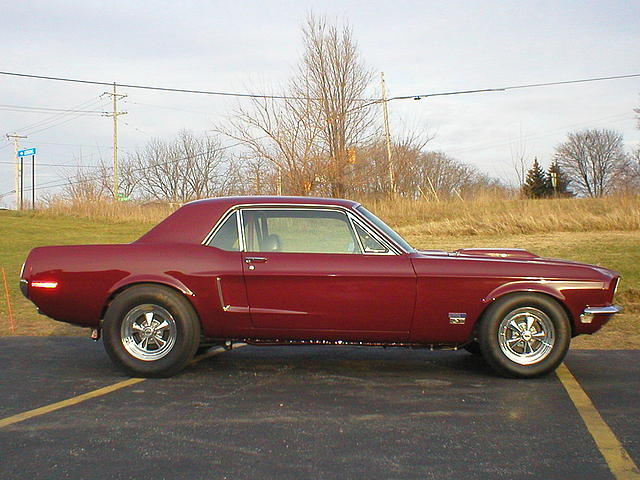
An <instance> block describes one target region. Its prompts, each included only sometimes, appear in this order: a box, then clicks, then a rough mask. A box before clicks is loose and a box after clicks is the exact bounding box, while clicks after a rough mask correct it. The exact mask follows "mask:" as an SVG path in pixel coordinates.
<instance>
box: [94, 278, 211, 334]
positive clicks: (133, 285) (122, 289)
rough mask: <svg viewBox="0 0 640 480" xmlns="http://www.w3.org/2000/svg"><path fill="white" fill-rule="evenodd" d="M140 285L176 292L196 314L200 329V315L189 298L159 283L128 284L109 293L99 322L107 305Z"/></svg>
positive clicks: (170, 286)
mask: <svg viewBox="0 0 640 480" xmlns="http://www.w3.org/2000/svg"><path fill="white" fill-rule="evenodd" d="M140 285H149V286H152V287H164V288H168V289H169V290H173V291H174V292H177V293H178V294H180V296H181V297H182V298H184V299H185V300H186V301H187V302H188V303H189V305H191V308H193V311H194V312H195V314H196V318H197V319H198V323H199V324H200V328H202V321H201V320H200V315H199V314H198V310H197V309H196V307H195V306H194V305H193V302H191V300H190V299H189V297H187V296H186V295H185V294H184V292H182V291H181V290H180V289H179V288H176V287H174V286H173V285H170V284H168V283H160V282H134V283H129V284H127V285H123V286H122V287H120V288H118V289H117V290H114V291H113V292H112V293H111V295H109V298H107V301H106V302H105V303H104V305H103V306H102V310H100V321H102V320H103V319H104V314H105V313H106V312H107V309H108V308H109V305H110V304H111V302H112V301H113V299H114V298H116V297H117V296H118V295H120V294H121V293H122V292H124V291H125V290H129V289H130V288H133V287H138V286H140Z"/></svg>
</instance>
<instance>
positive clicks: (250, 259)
mask: <svg viewBox="0 0 640 480" xmlns="http://www.w3.org/2000/svg"><path fill="white" fill-rule="evenodd" d="M267 260H268V258H266V257H246V258H245V259H244V261H245V263H265V262H266V261H267Z"/></svg>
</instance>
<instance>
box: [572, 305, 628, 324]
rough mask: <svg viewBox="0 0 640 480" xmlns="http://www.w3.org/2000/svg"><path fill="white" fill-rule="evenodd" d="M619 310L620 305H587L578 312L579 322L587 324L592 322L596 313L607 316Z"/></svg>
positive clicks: (620, 308)
mask: <svg viewBox="0 0 640 480" xmlns="http://www.w3.org/2000/svg"><path fill="white" fill-rule="evenodd" d="M621 311H622V307H620V306H618V305H609V306H607V307H587V308H585V309H584V311H583V312H582V314H580V323H587V324H589V323H592V322H593V319H594V318H595V316H596V315H606V316H607V317H608V316H610V315H615V314H616V313H620V312H621Z"/></svg>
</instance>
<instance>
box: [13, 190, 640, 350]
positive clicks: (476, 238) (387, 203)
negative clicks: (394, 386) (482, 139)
mask: <svg viewBox="0 0 640 480" xmlns="http://www.w3.org/2000/svg"><path fill="white" fill-rule="evenodd" d="M363 203H364V204H365V205H366V206H367V207H368V208H369V209H370V210H372V211H374V212H375V213H376V214H377V215H378V216H380V217H381V218H382V219H383V220H385V221H386V222H387V223H389V224H390V225H391V226H393V227H394V228H396V229H397V230H398V231H399V232H400V233H401V234H402V235H403V236H405V238H406V239H407V240H408V241H409V242H410V243H411V244H412V245H414V246H415V247H416V248H420V249H445V250H453V249H457V248H463V247H472V246H476V247H482V246H485V247H486V246H492V247H519V248H526V249H528V250H530V251H532V252H534V253H537V254H539V255H544V256H551V257H561V258H568V259H573V260H578V261H583V262H588V263H595V264H600V265H604V266H607V267H609V268H612V269H615V270H617V271H619V272H620V273H622V275H623V280H622V282H621V286H620V289H619V292H618V298H617V302H618V303H621V304H622V305H623V306H624V307H625V309H626V310H625V314H624V315H620V316H618V317H617V318H616V319H615V320H614V321H612V322H610V323H609V325H607V326H606V327H605V328H604V329H603V330H602V331H601V332H598V333H597V334H595V335H592V336H582V337H579V338H577V339H575V340H574V342H573V347H574V348H640V198H639V197H620V198H608V199H558V200H499V199H491V198H486V199H480V200H476V201H473V202H471V201H465V202H463V201H452V202H429V201H414V200H406V199H394V200H370V201H367V200H364V201H363ZM171 211H173V208H172V207H170V206H167V205H155V204H154V205H134V204H123V203H119V204H114V203H111V202H104V203H83V204H77V205H69V204H57V205H53V206H51V207H50V208H47V209H42V210H37V211H35V212H13V211H2V212H0V233H1V234H2V235H1V237H0V267H2V268H3V269H4V270H5V272H6V275H7V277H8V281H9V294H10V299H11V303H12V307H13V313H14V317H15V319H16V331H15V334H17V335H86V334H87V333H88V332H87V331H86V330H85V329H79V328H75V327H72V326H69V325H65V324H60V323H57V322H54V321H52V320H50V319H48V318H46V317H43V316H40V315H38V314H37V313H36V312H35V309H34V307H33V305H32V304H31V303H30V302H29V301H27V300H26V299H24V298H23V297H22V295H20V293H19V289H18V275H19V271H20V266H21V264H22V262H23V261H24V258H25V257H26V255H27V253H28V252H29V250H30V249H31V248H33V247H36V246H39V245H56V244H60V245H62V244H83V243H126V242H131V241H133V240H135V239H136V238H137V237H139V236H140V235H141V234H142V233H144V232H145V231H147V230H148V229H149V228H150V227H151V226H153V225H154V224H155V223H157V222H158V221H160V220H161V219H162V218H164V217H166V216H167V215H168V214H169V213H170V212H171ZM0 282H1V279H0ZM11 334H13V333H12V331H11V330H10V328H9V318H8V309H7V303H6V299H5V293H4V286H2V288H1V289H0V335H11Z"/></svg>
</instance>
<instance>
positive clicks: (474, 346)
mask: <svg viewBox="0 0 640 480" xmlns="http://www.w3.org/2000/svg"><path fill="white" fill-rule="evenodd" d="M462 348H464V349H465V350H466V351H467V352H469V353H470V354H471V355H473V356H474V357H481V356H482V351H481V350H480V344H479V343H478V342H476V341H475V340H474V341H473V342H471V343H467V344H466V345H465V346H464V347H462Z"/></svg>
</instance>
